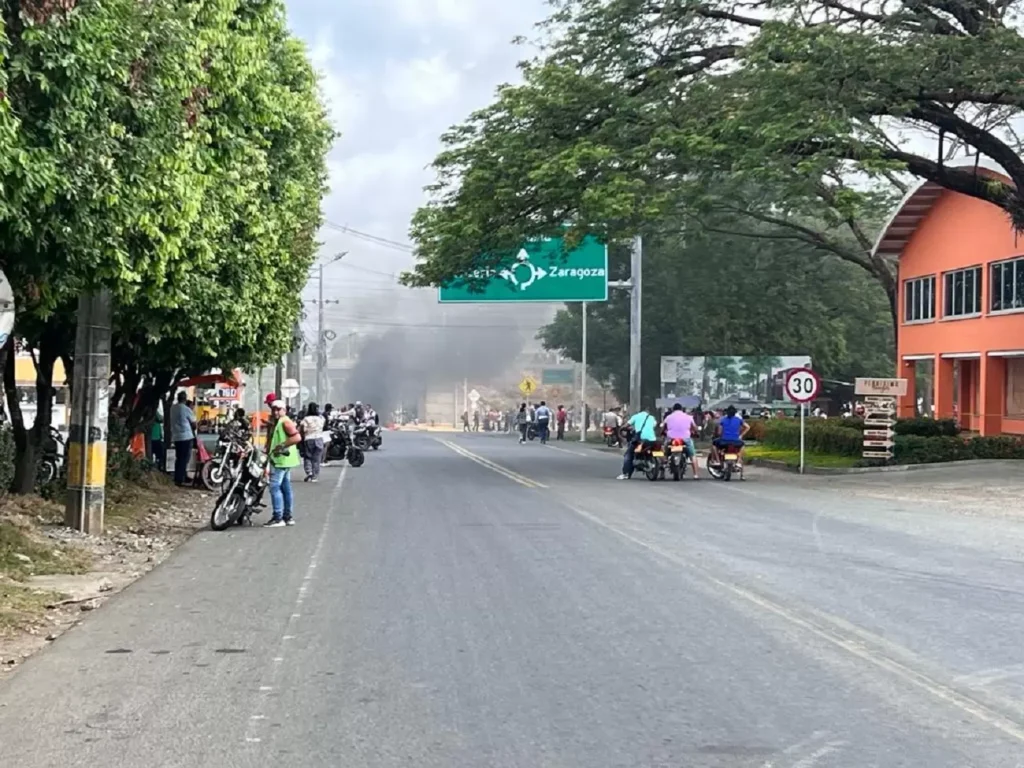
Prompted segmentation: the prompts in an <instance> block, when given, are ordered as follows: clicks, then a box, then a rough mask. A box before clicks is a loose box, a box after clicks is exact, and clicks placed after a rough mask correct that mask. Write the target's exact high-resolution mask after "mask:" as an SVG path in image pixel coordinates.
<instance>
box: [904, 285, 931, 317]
mask: <svg viewBox="0 0 1024 768" xmlns="http://www.w3.org/2000/svg"><path fill="white" fill-rule="evenodd" d="M934 319H935V275H929V276H928V277H915V278H914V279H913V280H905V281H904V282H903V322H905V323H915V322H919V321H921V320H934Z"/></svg>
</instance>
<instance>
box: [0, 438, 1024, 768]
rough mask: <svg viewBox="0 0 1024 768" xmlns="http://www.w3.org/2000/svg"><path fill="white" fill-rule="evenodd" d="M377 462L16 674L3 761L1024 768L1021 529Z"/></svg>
mask: <svg viewBox="0 0 1024 768" xmlns="http://www.w3.org/2000/svg"><path fill="white" fill-rule="evenodd" d="M388 439H389V442H388V443H387V445H386V446H385V448H386V449H385V450H384V451H381V452H380V453H378V454H375V455H374V456H373V457H372V459H371V460H369V461H368V462H367V463H366V465H365V466H364V467H362V468H360V469H359V470H348V471H347V472H346V474H345V479H344V481H343V482H341V484H339V481H340V474H339V470H337V469H330V468H329V469H328V470H326V472H325V476H324V481H323V482H322V483H321V484H320V485H319V486H303V485H301V484H300V487H299V488H298V489H297V493H298V499H299V507H298V509H299V511H300V517H299V525H298V526H297V527H295V528H289V529H282V530H272V531H268V530H262V529H253V530H248V529H246V530H238V531H231V532H228V533H226V534H224V535H216V534H212V533H202V534H200V535H199V536H197V537H195V538H194V539H193V540H192V541H190V542H189V543H188V544H186V545H185V546H184V547H183V548H182V549H181V550H179V552H178V553H177V554H176V555H175V557H174V558H172V559H171V560H170V561H169V562H168V563H167V564H166V565H164V566H161V567H160V568H158V569H157V570H155V571H154V572H153V573H152V574H150V575H149V576H147V577H146V578H144V579H143V580H141V581H140V582H138V583H137V584H136V585H135V586H133V587H132V588H131V589H129V590H127V591H126V592H124V593H122V594H121V595H119V596H118V597H117V598H115V599H113V600H112V601H111V602H110V603H109V604H108V605H107V606H105V607H104V608H103V609H101V610H99V611H96V612H94V613H92V614H89V615H88V616H87V617H86V619H85V621H84V622H83V625H82V626H80V627H78V628H77V629H75V630H73V631H72V632H70V633H68V634H67V635H65V636H64V637H62V638H60V639H59V640H58V641H57V642H56V643H55V644H54V645H53V646H52V647H51V648H49V649H47V651H45V652H44V653H42V654H40V655H39V656H37V657H35V658H34V659H32V660H30V661H29V662H28V663H27V664H25V665H24V666H23V667H21V668H20V669H19V670H18V671H16V672H15V673H14V675H13V677H12V678H11V679H10V680H9V681H8V682H7V684H6V685H4V686H2V687H0V737H2V743H3V754H4V758H5V759H6V760H7V761H9V762H10V763H11V764H12V765H18V766H21V767H22V768H39V767H41V766H47V768H48V767H49V766H65V765H82V766H92V765H110V766H117V767H120V766H133V767H134V766H139V765H160V766H214V765H216V766H223V767H224V768H235V767H236V766H250V765H267V764H271V763H276V764H279V765H287V766H289V768H306V767H307V766H309V767H312V766H333V765H354V766H373V767H375V766H399V765H410V764H415V765H422V766H438V767H441V766H443V767H444V768H450V767H455V768H462V767H463V766H465V767H466V768H471V767H472V768H478V766H481V765H486V766H500V767H502V768H504V767H505V766H509V767H510V768H511V766H534V765H559V766H581V767H582V766H587V767H588V768H590V767H591V766H596V768H612V767H613V766H627V765H628V766H655V765H666V766H667V765H685V766H698V767H701V766H706V767H708V768H711V767H714V768H724V767H725V766H752V767H753V768H762V767H763V766H767V765H770V766H773V768H793V767H794V766H802V767H806V766H814V767H815V768H817V767H818V766H826V767H831V768H836V767H837V766H843V767H845V768H862V767H863V766H867V765H884V766H886V768H892V767H898V766H908V767H909V766H914V767H915V768H917V767H919V766H924V765H926V766H929V768H932V767H938V768H953V767H954V766H956V767H957V768H960V766H964V765H984V766H987V767H989V766H995V767H997V768H1001V767H1002V766H1016V765H1018V764H1019V756H1020V754H1021V753H1022V749H1024V726H1022V723H1024V706H1022V705H1021V701H1022V700H1024V687H1022V677H1021V675H1020V667H1019V664H1020V661H1019V638H1020V636H1021V634H1022V632H1024V618H1022V617H1024V596H1022V595H1021V594H1020V593H1019V591H1017V587H1016V585H1017V584H1019V582H1020V579H1019V574H1020V552H1021V551H1024V533H1022V532H1021V530H1020V529H1021V526H1019V525H1016V524H1011V523H1010V522H1009V521H1001V520H997V519H994V520H990V519H986V520H984V521H979V520H976V519H975V520H966V519H964V518H962V517H959V516H957V515H955V514H950V513H949V512H948V511H938V510H935V509H927V510H921V509H915V508H914V505H913V504H912V503H910V502H903V501H899V500H895V501H890V502H881V501H880V500H878V499H875V498H870V497H865V496H862V495H858V493H859V492H858V493H855V492H854V491H853V490H851V489H856V488H859V487H860V486H854V485H852V484H848V485H846V486H842V487H841V492H839V493H837V492H835V491H833V490H831V488H832V486H831V485H830V484H829V483H825V482H822V481H821V480H820V479H818V480H817V481H813V482H812V481H809V480H808V479H807V478H794V477H793V476H789V475H787V476H781V475H774V474H772V473H767V472H760V473H759V472H757V471H752V472H751V473H750V476H751V479H750V480H749V481H747V482H744V483H740V482H733V483H730V484H726V483H716V482H712V481H709V480H706V479H705V480H702V481H701V482H689V483H672V482H671V481H669V482H663V483H649V482H648V481H646V480H643V479H638V480H635V481H633V482H629V483H621V482H615V481H614V480H612V479H611V478H612V477H613V476H614V475H615V473H616V472H617V470H618V457H617V456H615V455H614V454H604V453H601V452H598V451H593V452H588V449H585V448H578V449H577V448H571V449H570V447H569V446H566V447H565V448H564V450H554V449H552V448H546V447H542V446H540V445H538V444H536V443H532V444H528V445H525V446H520V445H518V443H517V441H516V440H515V439H514V438H508V437H506V438H491V437H486V436H483V435H461V434H457V435H446V436H441V435H431V434H416V433H396V434H393V435H392V436H391V437H389V438H388ZM557 447H558V448H560V449H562V448H563V446H557ZM776 477H780V478H781V480H777V479H775V478H776ZM843 481H844V482H845V481H846V478H844V479H843ZM830 482H831V481H830ZM979 532H980V533H979ZM1015 665H1016V666H1015Z"/></svg>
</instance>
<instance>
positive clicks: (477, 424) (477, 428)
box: [473, 410, 480, 432]
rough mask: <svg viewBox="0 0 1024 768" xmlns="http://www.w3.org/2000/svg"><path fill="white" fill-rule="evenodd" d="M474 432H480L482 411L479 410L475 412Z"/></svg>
mask: <svg viewBox="0 0 1024 768" xmlns="http://www.w3.org/2000/svg"><path fill="white" fill-rule="evenodd" d="M473 431H474V432H479V431H480V411H477V410H474V411H473Z"/></svg>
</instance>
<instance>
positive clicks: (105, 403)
mask: <svg viewBox="0 0 1024 768" xmlns="http://www.w3.org/2000/svg"><path fill="white" fill-rule="evenodd" d="M110 316H111V298H110V292H109V291H107V290H102V291H99V292H98V293H93V294H87V295H84V296H82V297H81V298H79V300H78V330H77V332H76V335H75V370H74V373H73V377H74V380H73V385H72V388H71V429H70V431H69V435H68V446H67V458H68V464H67V468H68V475H67V477H68V495H67V500H66V502H65V506H64V523H65V525H67V526H68V527H69V528H74V529H75V530H76V531H81V532H83V533H88V534H100V533H103V512H104V506H105V502H106V484H107V416H108V415H109V412H110V388H109V382H110Z"/></svg>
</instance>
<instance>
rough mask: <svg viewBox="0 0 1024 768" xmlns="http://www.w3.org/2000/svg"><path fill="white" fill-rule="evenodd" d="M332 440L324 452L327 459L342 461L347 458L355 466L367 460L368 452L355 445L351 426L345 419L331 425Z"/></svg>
mask: <svg viewBox="0 0 1024 768" xmlns="http://www.w3.org/2000/svg"><path fill="white" fill-rule="evenodd" d="M330 432H331V441H330V442H329V443H328V444H327V449H326V451H325V452H324V459H325V460H326V461H342V460H343V459H347V460H348V463H349V464H351V465H352V466H353V467H361V466H363V462H364V461H366V454H365V453H363V451H362V449H361V448H359V447H357V446H356V445H355V442H354V440H353V437H352V435H351V434H350V431H349V426H348V424H347V423H345V422H344V421H341V420H338V421H335V422H332V423H331V426H330Z"/></svg>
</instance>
